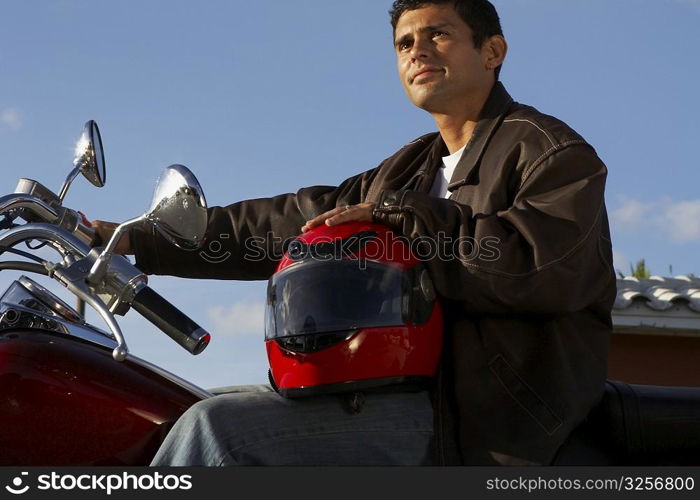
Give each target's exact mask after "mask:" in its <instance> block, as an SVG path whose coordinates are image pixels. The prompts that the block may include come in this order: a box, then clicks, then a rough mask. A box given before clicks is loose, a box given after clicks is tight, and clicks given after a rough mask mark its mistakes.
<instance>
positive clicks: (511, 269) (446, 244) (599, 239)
mask: <svg viewBox="0 0 700 500" xmlns="http://www.w3.org/2000/svg"><path fill="white" fill-rule="evenodd" d="M606 174H607V170H606V168H605V165H604V164H603V163H602V162H601V161H600V159H599V158H598V157H597V155H596V154H595V152H594V151H593V149H592V148H591V147H590V146H588V145H585V144H584V145H572V146H568V147H565V148H563V149H560V150H558V151H556V152H554V153H552V154H551V155H550V156H548V157H546V159H544V160H543V161H542V162H541V163H539V164H537V165H533V166H531V167H530V169H529V171H525V172H524V173H523V179H522V180H521V184H520V187H519V189H517V192H516V194H515V196H514V198H513V201H512V204H511V205H510V206H509V207H507V208H506V209H504V210H501V211H498V212H496V213H492V214H476V213H473V211H472V209H471V207H469V206H468V205H465V204H460V203H457V202H456V201H453V200H449V199H442V198H435V197H431V196H430V195H428V194H426V193H420V192H415V191H399V192H384V193H383V195H382V197H381V198H380V199H379V201H378V204H377V206H376V208H375V211H374V218H375V220H376V221H378V222H383V223H385V224H387V225H389V226H390V227H392V228H394V229H395V230H396V231H399V232H401V233H402V234H403V235H405V236H407V237H409V239H410V240H411V241H412V242H413V243H417V242H420V244H419V245H415V246H414V248H416V249H417V250H419V254H420V256H421V257H426V256H428V259H427V261H428V266H429V268H430V270H431V276H432V277H433V280H434V282H435V285H436V288H437V290H438V291H439V292H440V293H441V295H442V296H443V297H445V298H447V299H451V300H454V301H459V302H461V303H462V307H463V308H464V309H465V311H466V312H467V313H478V314H485V313H486V314H488V313H491V314H500V313H513V312H523V313H544V314H550V313H554V314H556V313H565V312H572V311H578V310H582V309H584V308H586V307H587V306H589V305H591V304H593V303H595V302H598V301H600V300H601V296H602V295H603V294H604V293H606V292H607V291H608V288H609V286H610V279H611V273H612V266H611V263H610V257H609V254H610V253H611V249H610V241H609V239H608V235H607V216H606V214H605V206H604V188H605V178H606Z"/></svg>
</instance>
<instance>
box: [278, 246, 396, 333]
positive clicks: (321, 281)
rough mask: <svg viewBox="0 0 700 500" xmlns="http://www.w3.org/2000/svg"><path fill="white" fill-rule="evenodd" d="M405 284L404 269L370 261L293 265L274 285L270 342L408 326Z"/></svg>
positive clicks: (335, 261)
mask: <svg viewBox="0 0 700 500" xmlns="http://www.w3.org/2000/svg"><path fill="white" fill-rule="evenodd" d="M404 280H405V277H404V273H403V271H402V270H401V269H400V268H398V267H393V266H389V265H386V264H378V263H375V262H371V261H365V260H353V259H344V260H340V261H339V260H333V261H328V262H324V261H314V262H303V263H300V264H297V265H293V266H291V267H289V268H287V269H285V270H284V271H282V272H280V273H278V274H276V275H274V276H273V277H272V278H271V279H270V281H269V283H268V289H267V308H266V313H265V315H266V320H265V338H266V339H268V340H270V339H279V338H285V337H291V336H295V335H307V334H313V333H324V332H339V331H348V330H355V329H358V328H366V327H380V326H397V325H403V324H404V323H405V321H404V319H403V318H404V315H403V314H402V311H404V310H405V308H404V304H403V301H404V297H405V295H406V294H405V293H404V292H403V290H404V289H405V287H406V285H407V284H406V283H404Z"/></svg>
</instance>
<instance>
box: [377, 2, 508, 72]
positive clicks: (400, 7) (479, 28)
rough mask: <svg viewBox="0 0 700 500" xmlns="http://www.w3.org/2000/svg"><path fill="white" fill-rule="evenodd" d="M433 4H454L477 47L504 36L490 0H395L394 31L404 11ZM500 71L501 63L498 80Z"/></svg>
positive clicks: (392, 24)
mask: <svg viewBox="0 0 700 500" xmlns="http://www.w3.org/2000/svg"><path fill="white" fill-rule="evenodd" d="M433 4H434V5H444V4H452V6H453V7H454V9H455V11H456V12H457V14H459V15H460V17H461V18H462V20H464V22H465V23H467V25H469V27H470V28H471V30H472V33H473V37H472V41H473V42H474V47H475V48H477V49H480V48H481V47H482V46H483V45H484V42H485V41H486V40H488V39H489V38H490V37H492V36H494V35H501V36H503V30H502V29H501V21H500V19H499V18H498V13H497V12H496V8H495V7H494V6H493V4H492V3H491V2H489V1H488V0H395V1H394V3H393V5H392V6H391V10H390V11H389V15H390V16H391V26H392V28H393V29H394V32H395V31H396V24H397V23H398V22H399V18H400V17H401V15H402V14H403V13H404V12H406V11H409V10H416V9H420V8H421V7H425V6H426V5H433ZM500 72H501V66H500V65H499V66H498V67H497V68H496V69H495V70H494V74H495V76H496V80H498V74H499V73H500Z"/></svg>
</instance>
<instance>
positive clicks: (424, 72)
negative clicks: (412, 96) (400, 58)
mask: <svg viewBox="0 0 700 500" xmlns="http://www.w3.org/2000/svg"><path fill="white" fill-rule="evenodd" d="M441 71H442V70H441V69H440V68H435V67H432V66H429V67H425V68H422V69H420V70H419V71H417V72H416V73H415V74H414V75H413V76H412V77H411V83H413V82H415V81H416V80H418V79H419V78H426V77H430V76H431V75H434V74H436V73H439V72H441Z"/></svg>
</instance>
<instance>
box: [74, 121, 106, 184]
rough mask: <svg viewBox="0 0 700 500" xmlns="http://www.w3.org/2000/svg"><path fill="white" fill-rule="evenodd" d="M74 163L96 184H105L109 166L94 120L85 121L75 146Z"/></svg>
mask: <svg viewBox="0 0 700 500" xmlns="http://www.w3.org/2000/svg"><path fill="white" fill-rule="evenodd" d="M73 165H75V166H76V167H78V168H80V172H82V174H83V175H84V176H85V178H87V180H89V181H90V182H91V183H92V184H94V185H95V186H97V187H102V186H104V185H105V181H106V180H107V167H106V166H105V155H104V150H103V148H102V137H101V136H100V129H99V128H97V123H95V121H94V120H89V121H88V122H86V123H85V127H84V128H83V133H82V134H81V135H80V139H78V143H77V144H76V146H75V157H74V158H73Z"/></svg>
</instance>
